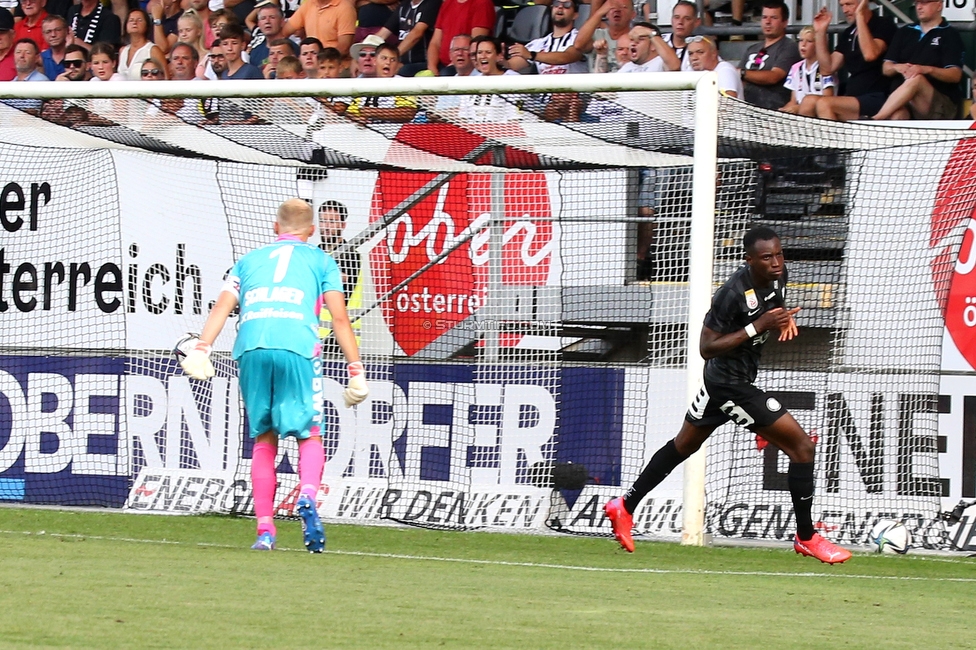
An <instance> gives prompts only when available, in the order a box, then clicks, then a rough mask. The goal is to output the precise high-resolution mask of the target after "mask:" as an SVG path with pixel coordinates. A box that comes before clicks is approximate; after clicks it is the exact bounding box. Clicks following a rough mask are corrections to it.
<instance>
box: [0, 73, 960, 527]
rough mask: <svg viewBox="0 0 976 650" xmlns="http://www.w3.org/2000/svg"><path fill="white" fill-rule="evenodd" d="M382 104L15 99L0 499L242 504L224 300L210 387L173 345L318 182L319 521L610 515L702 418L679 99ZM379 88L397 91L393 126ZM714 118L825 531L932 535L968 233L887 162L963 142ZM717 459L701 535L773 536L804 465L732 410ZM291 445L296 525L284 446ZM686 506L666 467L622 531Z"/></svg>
mask: <svg viewBox="0 0 976 650" xmlns="http://www.w3.org/2000/svg"><path fill="white" fill-rule="evenodd" d="M366 99H371V100H372V102H369V101H366ZM366 99H363V100H362V101H360V100H356V99H353V98H351V97H346V98H337V97H322V98H317V99H310V98H304V97H264V98H258V97H253V98H247V99H240V98H238V99H235V98H226V97H222V98H220V99H219V100H209V99H201V98H186V99H183V98H179V99H158V100H153V99H134V98H130V99H124V98H122V99H120V98H115V99H108V98H101V99H70V100H69V99H53V100H43V101H42V100H28V99H23V98H21V99H18V100H14V101H15V102H34V103H30V104H25V103H9V102H8V104H7V105H0V123H3V124H5V125H7V126H4V127H0V143H2V144H0V156H2V158H0V160H2V162H3V168H4V169H7V170H9V171H8V173H7V180H6V181H5V182H6V183H9V185H7V187H6V188H4V190H3V191H4V198H3V200H4V201H6V202H7V205H8V206H9V209H8V211H7V212H6V213H4V214H5V216H4V222H3V226H4V228H5V229H6V231H7V233H8V236H7V238H6V239H5V241H4V247H3V255H4V258H2V259H0V271H2V273H3V274H4V275H3V278H2V290H3V294H2V295H0V299H2V300H3V302H0V308H2V309H4V310H5V311H9V312H10V313H9V314H7V316H8V318H11V319H13V320H11V321H10V322H11V323H15V324H16V327H7V328H5V329H4V332H3V333H2V334H0V348H2V356H0V363H2V366H0V373H2V374H0V381H2V382H3V384H2V385H0V392H3V394H4V396H5V397H6V401H4V400H0V499H3V500H24V501H28V502H41V503H84V504H100V505H106V506H112V507H119V506H122V505H123V504H126V505H127V506H128V507H130V508H134V509H148V510H173V511H190V512H193V511H206V510H211V509H216V510H220V511H232V512H242V513H247V512H250V511H251V504H250V502H249V496H248V495H249V489H248V485H249V482H248V470H249V462H250V461H249V459H250V454H251V442H250V440H249V439H248V438H247V436H246V433H245V432H246V414H245V413H244V412H243V409H242V408H241V406H240V400H239V397H238V391H237V383H236V382H237V380H236V372H237V371H236V366H235V364H234V363H233V362H231V361H230V359H229V350H230V347H231V344H232V341H233V336H234V331H233V324H232V323H233V319H232V321H231V323H229V324H228V326H227V327H226V328H225V331H224V333H223V335H222V337H221V339H220V340H219V341H218V344H217V346H216V350H217V351H216V353H215V357H216V359H217V364H216V365H217V370H218V376H217V377H216V378H215V379H214V380H212V381H211V382H209V383H200V382H195V381H190V380H188V379H187V378H185V377H184V376H182V373H181V372H180V371H179V369H178V368H177V366H176V364H175V361H173V360H172V356H171V355H170V354H169V348H170V347H171V346H172V344H173V343H175V341H176V340H177V339H178V338H179V337H180V335H181V334H183V333H184V332H186V331H198V330H199V329H200V327H201V326H202V324H203V320H204V318H205V315H206V312H207V310H208V308H209V306H210V305H211V304H212V302H213V301H214V300H215V298H216V296H217V294H218V292H219V289H220V284H221V280H222V277H223V274H224V273H225V272H226V271H227V270H228V269H229V268H230V266H231V265H232V264H233V262H234V261H235V260H236V259H237V258H238V257H240V256H241V255H242V254H244V253H245V252H247V251H249V250H251V249H253V248H255V247H256V246H259V245H261V244H263V243H265V242H267V241H268V240H269V239H270V238H271V237H272V233H271V220H272V215H273V214H274V211H275V209H276V207H277V205H278V204H279V203H280V202H281V201H282V200H284V199H286V198H290V197H293V196H299V197H302V198H305V199H306V200H308V201H309V202H310V203H311V204H312V206H313V208H314V209H315V211H316V213H317V214H318V215H319V217H320V228H319V232H318V233H317V234H316V235H315V238H316V241H317V242H318V243H320V245H321V246H322V247H323V249H325V250H327V251H329V252H330V253H331V254H333V255H334V256H335V258H336V260H337V262H338V263H339V266H340V269H341V270H342V272H343V275H344V278H343V280H344V289H345V293H346V299H347V302H348V304H349V307H350V312H351V314H352V315H353V316H354V318H355V319H356V322H355V324H354V328H355V330H356V333H357V336H358V338H359V341H360V345H361V348H362V352H363V355H364V358H365V361H366V366H367V373H368V376H369V380H370V386H371V395H370V398H369V399H368V400H367V401H366V402H364V403H363V404H362V405H361V406H359V407H358V408H357V409H355V410H352V409H346V408H345V407H343V406H342V401H341V397H340V393H341V390H342V387H343V386H344V384H345V364H344V363H343V362H342V361H341V358H340V355H339V353H338V349H337V346H336V345H335V343H334V337H332V336H331V330H330V328H329V322H328V319H327V318H326V319H325V320H324V322H323V325H322V330H321V334H322V336H323V340H324V341H325V350H326V353H325V354H326V358H325V360H326V373H327V381H326V390H325V401H326V414H327V427H326V431H325V435H324V444H325V446H326V453H327V458H328V463H327V466H326V476H325V478H324V481H323V491H322V495H321V509H322V512H323V514H324V515H325V516H326V517H329V518H332V519H339V520H348V521H370V520H376V519H383V518H389V519H395V520H398V521H403V522H407V523H412V524H416V525H423V526H430V527H449V528H476V527H486V526H487V527H502V528H509V529H532V528H540V527H543V526H548V527H550V528H553V529H556V530H561V531H565V532H573V533H585V534H607V533H608V531H609V528H608V526H607V523H606V522H605V520H604V519H603V517H602V510H601V507H602V504H603V503H604V501H605V500H606V499H607V498H609V497H611V496H615V495H616V494H618V493H619V492H620V491H621V489H622V487H625V486H627V485H629V484H630V482H632V481H633V479H634V478H636V476H637V474H638V473H639V471H640V469H641V468H642V466H643V464H644V463H645V462H646V460H647V459H648V458H649V457H650V455H651V454H652V453H653V452H654V451H655V450H656V449H657V448H658V447H659V446H660V445H661V444H663V443H664V442H666V441H667V440H668V439H669V438H670V437H672V436H673V435H674V433H675V432H676V431H677V429H678V427H679V426H680V422H681V418H682V417H683V415H684V412H685V409H686V407H687V404H686V383H687V379H686V375H687V372H686V364H687V354H688V352H687V350H688V336H689V324H688V300H689V299H688V275H689V269H690V268H691V266H692V265H694V264H696V259H695V258H692V257H691V253H690V244H689V242H690V229H691V222H692V215H691V210H692V199H693V196H694V194H695V192H696V187H695V185H694V184H693V182H692V169H693V167H692V163H693V159H692V155H693V154H694V146H695V140H694V136H695V133H694V124H695V120H694V118H695V101H694V95H693V94H692V93H690V92H681V91H655V92H628V91H623V90H619V91H615V92H593V93H587V94H570V93H565V92H562V91H558V92H548V93H543V92H536V93H525V92H514V91H512V92H504V93H502V92H498V93H494V94H492V93H483V94H478V95H474V94H472V95H464V96H459V97H458V96H453V97H452V96H446V95H445V96H443V97H436V96H420V97H413V96H407V95H401V96H400V97H382V96H379V97H372V98H366ZM407 100H409V101H407ZM357 101H359V102H360V104H361V106H360V109H362V110H360V111H359V112H358V113H357V111H355V110H354V111H353V113H352V114H351V113H350V112H349V106H350V105H354V104H355V103H356V102H357ZM371 104H375V105H377V106H382V105H386V104H389V105H390V106H401V107H402V106H406V107H408V109H409V110H408V111H407V113H408V114H405V115H404V116H403V121H401V122H389V121H378V120H373V119H370V118H369V112H368V110H366V109H368V108H369V107H370V105H371ZM719 118H720V122H719V124H720V126H719V131H718V153H719V160H718V164H717V182H716V199H715V205H714V215H715V238H714V246H713V260H714V280H715V282H716V283H721V282H722V281H724V280H725V278H726V277H727V276H728V275H729V274H730V273H731V272H732V271H733V270H734V268H735V267H736V265H737V264H738V263H739V260H740V259H741V250H740V249H741V237H742V234H743V233H744V232H745V231H746V230H747V229H748V228H749V227H750V226H752V225H755V224H759V223H762V224H765V225H770V226H771V227H773V228H774V229H775V230H777V231H778V232H780V234H781V236H782V239H783V243H784V247H785V249H786V253H787V259H788V263H789V264H790V269H791V276H790V278H791V294H792V299H793V300H795V302H796V304H797V305H798V306H801V307H803V308H804V310H803V311H802V312H801V314H800V318H799V324H800V326H801V328H802V329H801V336H800V337H799V339H797V341H796V342H794V343H791V344H789V345H776V344H773V343H771V344H770V345H769V346H768V348H767V351H766V353H765V357H764V362H763V365H762V367H763V371H762V372H761V374H760V384H761V385H762V386H763V387H764V388H766V389H767V390H769V391H771V392H773V393H774V394H775V395H776V396H777V397H778V398H779V399H780V400H781V401H782V402H783V403H784V404H785V405H786V406H787V408H789V409H790V410H791V412H793V413H794V415H795V416H796V417H797V419H798V420H799V421H800V423H801V424H802V425H803V426H804V428H805V429H807V430H808V431H809V432H811V434H814V435H816V436H817V440H818V442H817V450H818V463H817V485H818V497H817V498H818V501H817V504H818V505H817V509H816V510H815V516H816V517H817V518H818V519H819V526H820V530H821V532H822V533H824V534H826V535H827V536H830V537H832V538H833V539H836V540H839V541H845V542H849V541H861V540H862V539H863V537H864V534H865V533H866V531H867V530H868V529H870V524H871V523H873V520H875V519H877V518H880V517H882V516H894V517H895V518H906V519H909V520H910V522H911V523H912V525H913V526H914V527H915V528H921V529H931V528H932V527H933V525H934V524H935V522H936V519H937V514H938V510H939V497H940V495H941V494H942V485H941V483H940V481H939V471H938V444H937V434H938V430H937V420H936V417H937V413H938V409H939V404H938V398H937V395H938V371H939V362H940V359H939V355H940V350H941V337H942V320H941V319H942V312H941V310H940V309H941V307H940V306H941V305H943V304H944V301H943V302H941V303H940V300H942V298H940V296H941V294H940V293H939V292H940V291H942V284H944V283H945V279H944V277H943V276H944V275H945V274H946V273H948V271H946V269H947V268H949V267H947V266H946V264H949V266H950V267H951V261H953V260H954V259H955V257H954V255H955V251H956V248H957V247H958V245H959V242H960V241H961V238H962V234H961V233H962V231H961V230H960V227H959V224H960V223H962V222H961V221H959V222H958V223H956V222H953V223H951V224H950V225H949V226H944V227H942V230H941V231H940V234H939V236H938V237H935V236H934V235H933V232H934V231H933V230H932V223H933V221H934V218H932V217H930V215H931V214H932V211H933V203H934V202H937V200H936V194H937V193H936V192H935V191H934V190H928V189H926V190H924V191H922V190H920V191H919V192H913V193H905V192H904V191H903V190H904V187H903V183H902V182H901V181H899V180H896V177H897V176H899V175H901V176H906V175H909V174H911V175H912V176H913V177H914V178H916V179H917V180H918V184H919V185H920V186H921V187H924V188H929V187H930V186H931V187H933V188H934V187H937V186H938V185H939V184H940V179H941V176H942V174H943V171H944V169H946V161H947V160H948V159H949V158H951V157H952V156H954V155H958V154H954V153H953V151H954V148H955V147H956V146H957V143H958V142H959V141H960V138H959V135H958V133H956V132H947V131H938V130H926V131H925V132H916V131H907V130H904V129H892V128H869V127H864V126H860V125H839V126H836V127H823V126H822V125H819V124H818V123H815V122H813V121H809V120H806V121H804V120H800V119H797V118H794V117H792V116H780V115H772V114H770V113H768V112H762V111H759V110H758V109H755V108H752V107H749V106H746V105H744V104H742V103H740V102H736V101H732V100H727V99H723V100H721V103H720V113H719ZM960 146H961V145H960ZM13 185H17V187H19V188H21V190H22V194H23V197H24V198H23V204H22V205H21V204H19V203H17V201H18V200H19V199H17V197H18V195H17V194H16V192H15V191H14V189H13ZM8 188H9V189H8ZM964 189H965V188H964ZM966 191H968V192H969V194H965V192H964V197H965V198H963V199H961V202H962V204H964V205H963V208H964V207H965V205H970V204H971V203H972V202H973V198H972V197H973V190H972V188H971V187H970V188H968V189H966ZM11 192H13V193H11ZM48 195H50V197H48ZM11 197H13V198H11ZM11 201H13V203H11ZM967 201H968V203H967ZM32 206H33V207H32ZM963 208H960V210H963ZM957 211H958V210H957ZM963 211H964V210H963ZM952 214H955V212H953V213H952ZM970 214H971V208H970ZM16 215H22V216H23V220H22V222H17V221H16V219H15V216H16ZM32 215H34V216H32ZM946 218H949V217H946ZM966 218H967V219H968V215H967V217H966ZM960 219H961V217H960ZM35 221H36V227H31V224H34V223H35ZM957 221H958V220H957ZM16 224H19V225H16ZM930 237H934V238H935V239H937V240H938V241H939V245H940V246H941V247H942V248H941V249H939V250H940V252H944V253H945V255H947V256H948V257H947V258H945V259H943V258H942V257H938V256H937V257H936V261H934V262H933V258H932V256H931V254H930V253H929V252H928V251H929V246H930V242H929V239H930ZM950 258H951V259H950ZM947 259H950V261H948V262H947V261H946V260H947ZM25 264H27V265H28V266H25ZM8 265H9V268H8ZM940 265H941V266H940ZM933 274H934V275H933ZM940 274H941V275H940ZM933 277H935V278H936V280H935V282H934V286H935V289H934V290H933V280H932V278H933ZM940 282H941V283H942V284H940ZM32 301H34V302H32ZM72 301H73V302H72ZM698 327H699V325H698V324H692V325H691V330H690V334H691V336H692V337H694V339H695V340H697V336H698ZM693 349H694V348H693ZM710 445H711V447H710V451H709V464H708V474H707V478H706V495H707V503H708V507H707V518H706V529H707V531H708V532H710V533H711V534H713V535H716V536H730V537H746V538H750V537H758V538H765V539H785V538H787V537H788V536H789V535H790V534H791V532H792V526H793V524H792V519H791V518H792V512H791V508H790V505H789V495H788V492H786V491H785V467H786V460H785V457H784V456H783V455H782V454H781V453H779V452H778V451H777V450H776V449H775V448H772V447H765V448H761V449H760V448H759V447H758V446H757V442H756V440H755V439H754V436H752V435H751V434H749V433H748V432H746V431H744V430H742V429H735V428H733V427H728V428H723V429H721V430H719V431H717V432H716V434H715V435H714V436H713V437H712V439H711V440H710ZM279 461H280V462H279V481H280V486H279V493H278V503H279V513H280V514H284V515H287V514H290V513H291V506H292V502H293V497H294V494H293V488H294V486H295V482H296V476H295V471H296V469H297V448H296V447H295V445H294V444H293V443H292V442H286V443H285V444H283V445H281V447H280V457H279ZM680 512H681V477H680V472H676V473H675V475H674V476H672V477H671V478H669V479H668V481H667V482H666V483H665V484H663V485H662V486H661V487H660V488H659V489H658V490H657V491H655V492H654V493H652V494H651V495H650V496H649V497H648V499H647V500H646V501H645V502H644V503H643V504H642V506H641V509H640V510H639V511H638V512H637V513H636V516H635V524H636V527H637V530H638V532H639V533H642V534H646V535H648V536H665V537H668V536H672V537H673V536H674V535H676V534H680V530H681V515H680ZM930 537H931V538H932V542H931V543H932V544H933V545H939V544H940V543H941V541H940V538H938V536H937V535H933V536H930Z"/></svg>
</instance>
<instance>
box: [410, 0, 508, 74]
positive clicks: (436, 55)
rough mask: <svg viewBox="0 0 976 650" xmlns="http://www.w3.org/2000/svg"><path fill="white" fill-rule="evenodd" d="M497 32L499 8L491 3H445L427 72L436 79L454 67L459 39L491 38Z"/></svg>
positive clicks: (429, 49) (473, 0) (480, 0)
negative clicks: (454, 52) (496, 15)
mask: <svg viewBox="0 0 976 650" xmlns="http://www.w3.org/2000/svg"><path fill="white" fill-rule="evenodd" d="M494 29H495V5H494V4H493V3H492V1H491V0H442V2H441V8H440V11H438V13H437V22H436V23H434V35H433V36H432V37H431V39H430V45H429V46H428V47H427V69H428V70H430V71H431V72H432V73H434V74H435V75H436V74H440V71H441V69H442V68H444V67H446V66H448V65H450V64H451V63H452V56H451V49H452V48H453V47H454V45H453V43H454V37H455V36H458V35H461V34H465V35H467V36H469V37H471V38H474V37H475V36H488V35H489V34H491V33H492V31H493V30H494Z"/></svg>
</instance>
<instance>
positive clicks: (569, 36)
mask: <svg viewBox="0 0 976 650" xmlns="http://www.w3.org/2000/svg"><path fill="white" fill-rule="evenodd" d="M578 6H579V4H578V2H577V0H553V3H552V9H551V11H550V13H551V15H552V31H551V32H550V33H548V34H546V35H545V36H543V37H542V38H537V39H535V40H534V41H529V43H528V44H526V45H522V44H521V43H515V44H513V45H511V46H510V47H509V48H508V56H509V60H508V65H509V67H511V68H512V69H513V70H516V71H518V72H521V73H522V74H525V73H526V72H528V71H530V70H531V69H532V68H533V67H535V69H536V70H537V71H538V73H539V74H565V73H579V72H589V68H588V66H587V63H586V61H585V60H584V57H583V53H582V52H580V51H579V50H578V49H576V46H575V42H576V34H577V33H578V32H577V30H576V28H575V27H573V21H575V20H576V11H577V7H578ZM631 39H633V35H631Z"/></svg>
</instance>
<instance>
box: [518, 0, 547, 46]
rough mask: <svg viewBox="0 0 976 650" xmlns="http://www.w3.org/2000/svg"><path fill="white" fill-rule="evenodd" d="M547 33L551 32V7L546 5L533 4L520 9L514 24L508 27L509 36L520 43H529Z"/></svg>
mask: <svg viewBox="0 0 976 650" xmlns="http://www.w3.org/2000/svg"><path fill="white" fill-rule="evenodd" d="M547 33H549V7H547V6H546V5H532V6H530V7H523V8H522V9H519V12H518V13H517V14H515V20H513V21H512V26H511V27H509V28H508V36H509V38H511V39H512V40H513V41H517V42H519V43H528V42H529V41H531V40H534V39H536V38H542V37H543V36H545V35H546V34H547Z"/></svg>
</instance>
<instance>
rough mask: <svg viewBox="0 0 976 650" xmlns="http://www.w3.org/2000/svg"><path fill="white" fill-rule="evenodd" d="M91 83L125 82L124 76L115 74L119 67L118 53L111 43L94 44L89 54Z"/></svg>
mask: <svg viewBox="0 0 976 650" xmlns="http://www.w3.org/2000/svg"><path fill="white" fill-rule="evenodd" d="M89 56H90V57H91V71H92V78H91V81H125V76H124V75H122V74H120V73H118V72H116V68H118V66H119V53H118V52H117V51H116V50H115V46H114V45H112V44H111V43H95V44H94V45H92V48H91V52H89Z"/></svg>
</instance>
